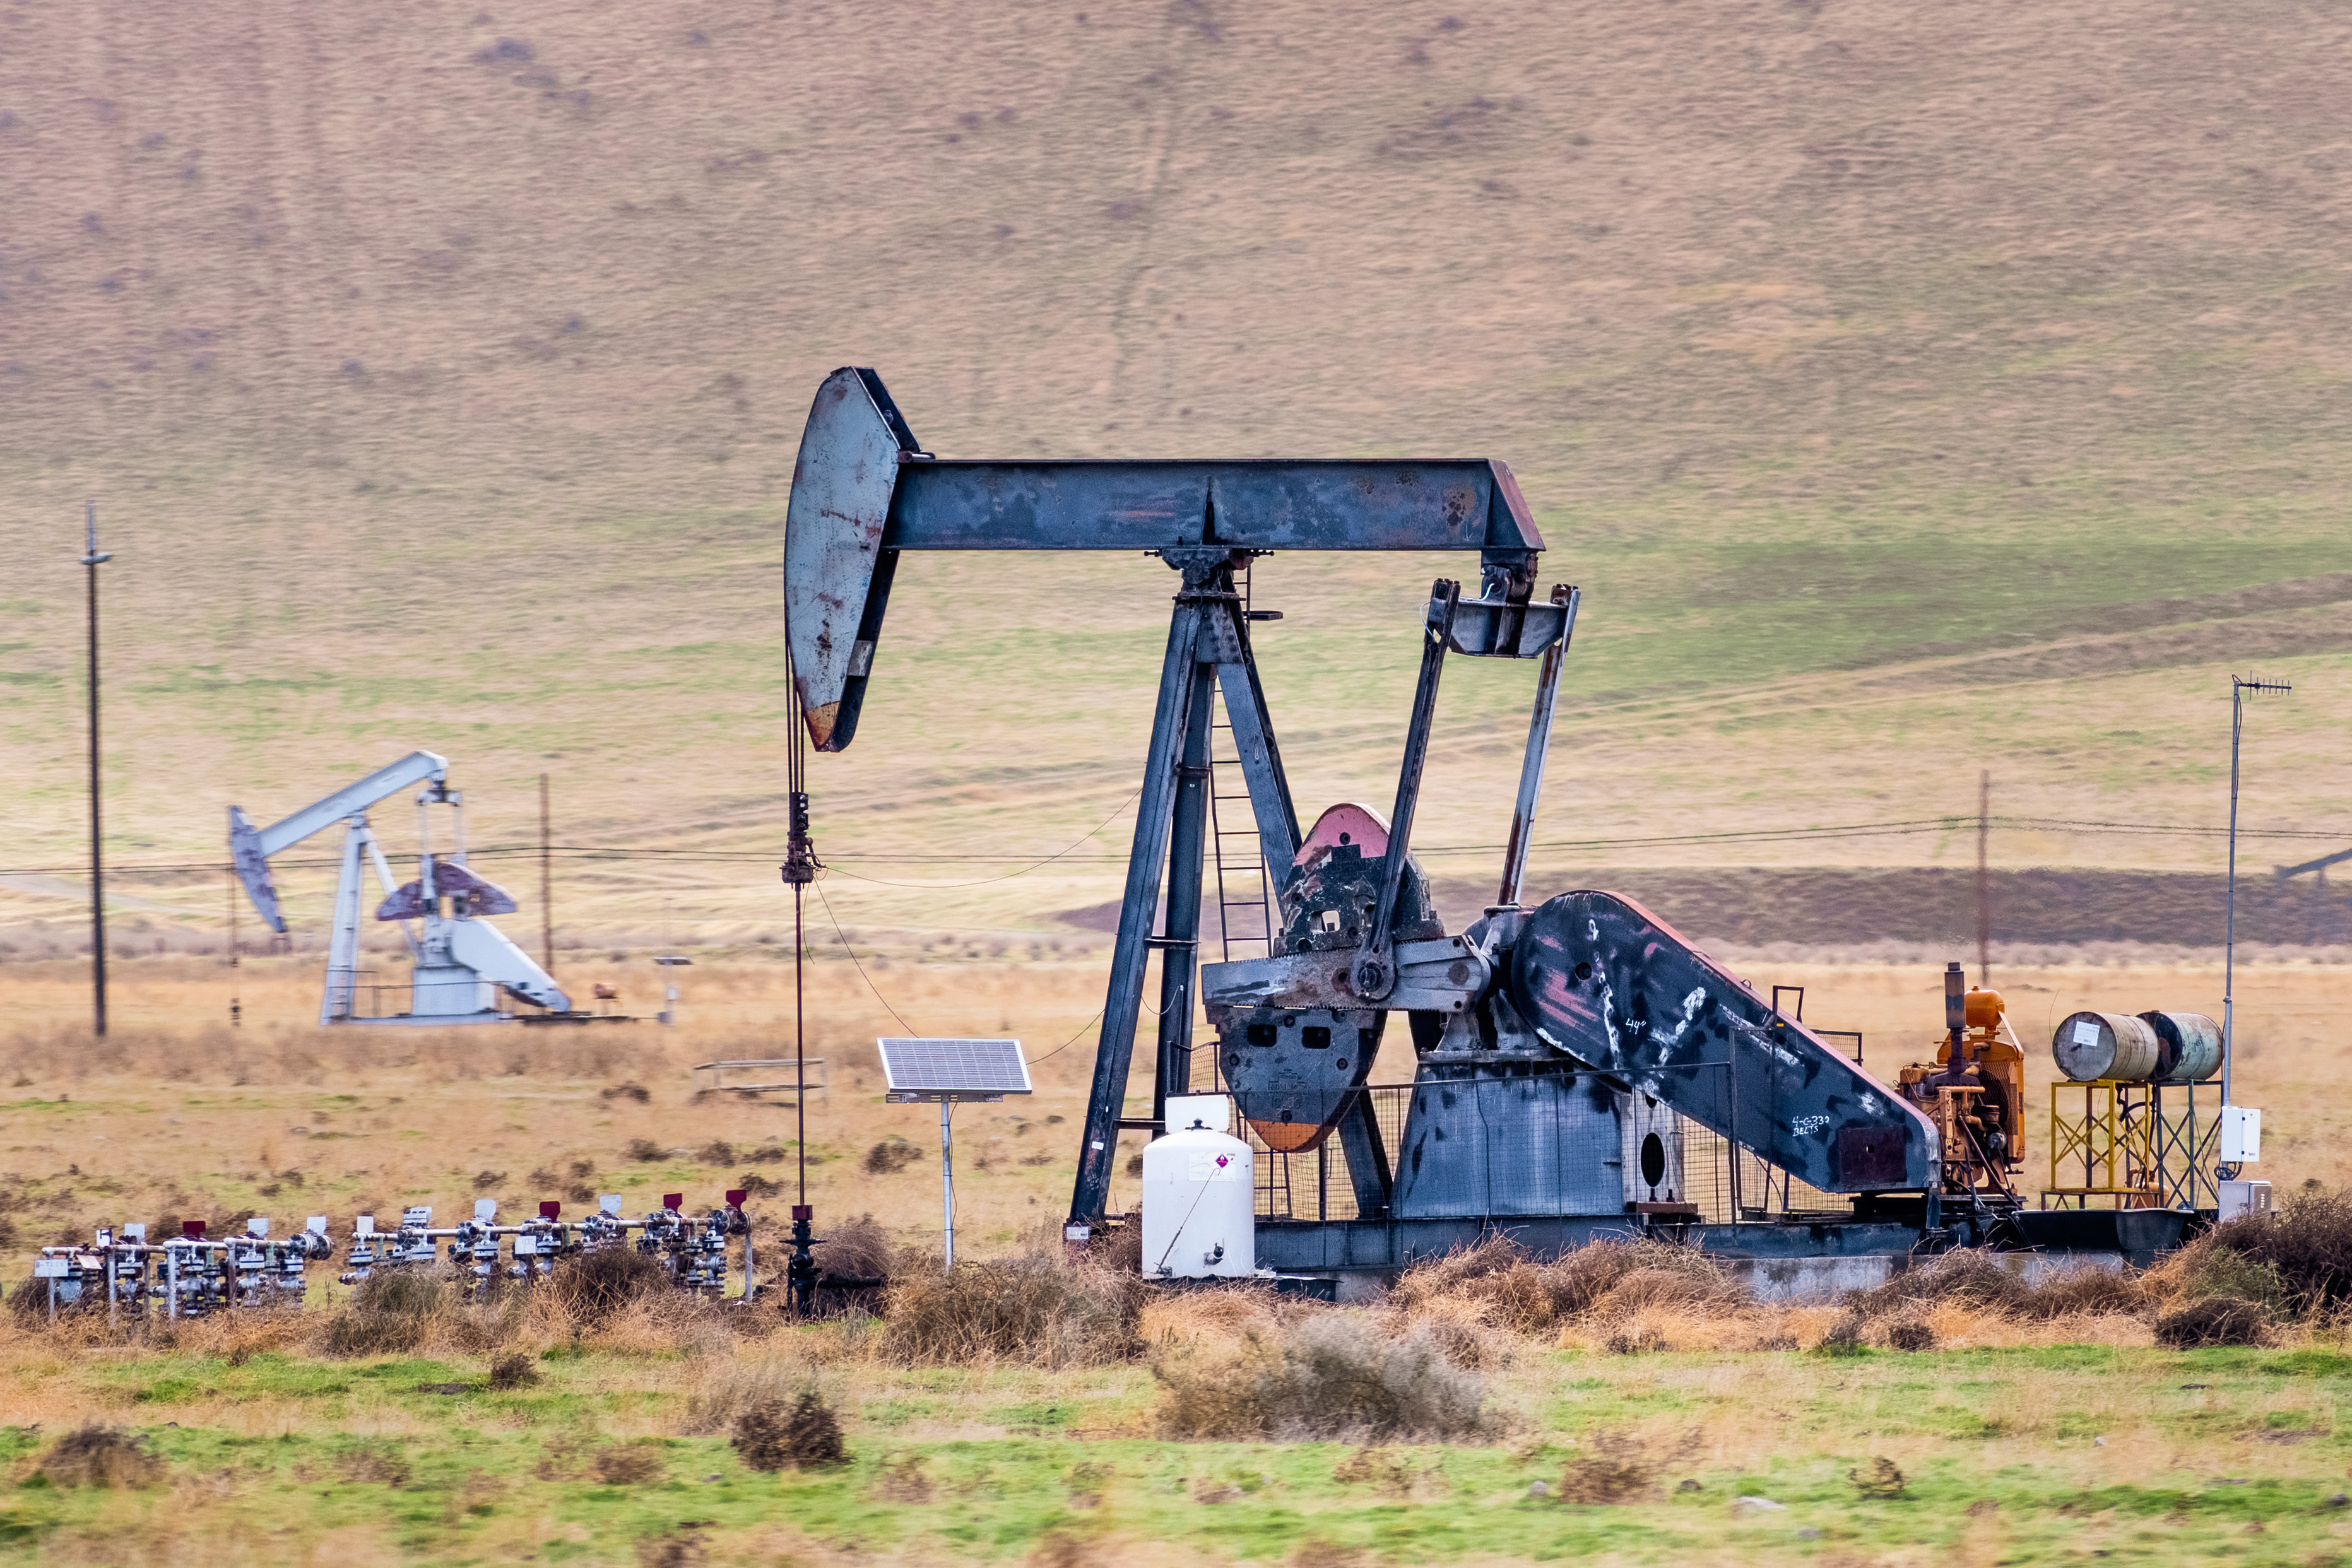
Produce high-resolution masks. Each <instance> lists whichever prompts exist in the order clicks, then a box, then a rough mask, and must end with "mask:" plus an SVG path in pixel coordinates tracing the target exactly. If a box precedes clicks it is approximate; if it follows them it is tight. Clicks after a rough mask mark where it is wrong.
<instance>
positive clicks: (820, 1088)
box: [694, 1056, 833, 1105]
mask: <svg viewBox="0 0 2352 1568" xmlns="http://www.w3.org/2000/svg"><path fill="white" fill-rule="evenodd" d="M794 1065H795V1064H794V1062H793V1059H792V1058H791V1057H789V1056H786V1057H781V1058H763V1059H760V1060H756V1061H698V1062H696V1063H695V1065H694V1071H695V1074H696V1076H697V1079H698V1082H696V1084H695V1090H696V1092H698V1093H709V1094H804V1093H807V1092H809V1091H810V1090H814V1091H815V1092H816V1097H817V1099H818V1100H819V1101H821V1102H822V1103H824V1104H827V1105H830V1104H832V1103H833V1076H832V1074H831V1072H829V1071H827V1070H826V1068H825V1065H824V1057H822V1056H812V1057H810V1058H809V1059H808V1061H807V1065H808V1066H810V1067H814V1068H815V1069H816V1070H817V1072H816V1077H815V1079H814V1081H811V1080H807V1079H803V1080H802V1082H798V1083H795V1082H793V1081H792V1080H790V1079H789V1078H787V1079H785V1080H783V1081H782V1082H774V1083H730V1082H727V1075H728V1074H729V1073H730V1072H767V1073H772V1072H775V1071H778V1070H780V1069H781V1070H782V1071H786V1072H789V1071H791V1070H792V1068H793V1066H794ZM706 1072H707V1073H709V1075H710V1079H709V1082H699V1079H700V1075H701V1074H703V1073H706Z"/></svg>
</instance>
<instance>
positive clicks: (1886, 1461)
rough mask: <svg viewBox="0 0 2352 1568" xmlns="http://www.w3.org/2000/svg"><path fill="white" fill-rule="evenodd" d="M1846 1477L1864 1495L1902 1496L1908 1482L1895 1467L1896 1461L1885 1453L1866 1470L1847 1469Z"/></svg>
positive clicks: (1875, 1459) (1872, 1461) (1854, 1488)
mask: <svg viewBox="0 0 2352 1568" xmlns="http://www.w3.org/2000/svg"><path fill="white" fill-rule="evenodd" d="M1845 1479H1847V1480H1849V1481H1852V1482H1853V1490H1856V1491H1858V1492H1860V1493H1861V1494H1862V1495H1863V1496H1864V1497H1901V1496H1902V1495H1903V1489H1904V1487H1905V1486H1906V1484H1907V1483H1906V1481H1905V1480H1904V1479H1903V1472H1902V1471H1901V1470H1898V1469H1895V1461H1894V1460H1893V1459H1890V1458H1887V1457H1886V1456H1885V1455H1884V1454H1881V1455H1880V1456H1879V1457H1878V1458H1874V1459H1873V1460H1871V1461H1870V1468H1869V1469H1866V1470H1865V1469H1860V1468H1859V1467H1857V1468H1855V1469H1851V1470H1848V1471H1846V1473H1845Z"/></svg>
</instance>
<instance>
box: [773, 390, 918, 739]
mask: <svg viewBox="0 0 2352 1568" xmlns="http://www.w3.org/2000/svg"><path fill="white" fill-rule="evenodd" d="M879 384H880V383H879V382H875V383H873V385H872V386H869V385H868V378H867V377H866V376H865V375H861V374H860V372H858V371H856V370H839V371H834V372H833V374H831V375H829V376H827V377H825V379H824V385H822V386H820V387H819V388H817V393H816V401H815V402H814V405H812V406H811V408H810V409H809V418H808V424H807V426H806V428H805V429H803V431H802V432H801V449H800V457H799V459H798V461H796V462H795V463H794V464H793V489H792V497H791V500H790V501H789V502H788V503H787V505H786V507H785V512H784V639H785V643H786V645H787V646H788V647H789V648H790V649H791V652H792V664H793V680H794V681H795V682H796V683H797V684H798V685H799V686H800V695H801V703H802V706H803V712H805V713H806V714H807V716H808V730H809V740H810V743H811V744H813V745H814V746H815V747H816V748H817V749H818V750H819V751H838V750H840V749H842V748H843V747H846V746H847V745H848V744H849V740H850V737H851V736H852V735H853V734H855V733H856V727H857V714H856V706H857V705H856V696H855V695H853V693H852V687H853V685H855V686H856V688H857V691H858V693H860V694H862V692H863V688H864V686H865V676H866V670H867V669H868V668H869V667H870V666H871V664H872V660H873V643H872V640H871V639H866V641H865V645H864V647H863V648H862V649H861V647H860V638H859V636H858V632H859V629H860V627H861V625H862V624H863V623H864V622H866V619H867V617H866V604H867V601H868V598H869V597H870V594H871V591H872V589H873V588H874V586H875V579H876V576H877V569H878V568H879V567H880V566H881V563H882V559H883V554H884V552H883V548H882V534H883V530H884V528H885V527H886V526H887V523H888V521H889V517H890V497H891V496H892V495H893V494H894V493H895V492H896V490H897V488H898V465H899V457H900V455H901V454H902V453H903V452H905V451H908V450H909V449H911V448H912V446H913V444H914V437H913V436H912V435H911V434H907V433H906V424H905V421H904V420H903V419H901V418H899V417H898V415H897V411H896V410H895V409H892V408H888V407H887V393H885V394H883V400H882V401H877V397H876V395H875V391H876V389H877V388H878V386H879ZM902 436H903V440H902V439H901V438H902ZM885 591H886V592H887V583H886V584H885ZM877 608H878V607H877ZM874 619H875V620H876V621H877V622H878V621H879V619H880V617H879V615H878V613H877V615H876V616H875V617H874ZM877 629H878V627H877Z"/></svg>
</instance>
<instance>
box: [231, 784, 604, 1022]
mask: <svg viewBox="0 0 2352 1568" xmlns="http://www.w3.org/2000/svg"><path fill="white" fill-rule="evenodd" d="M448 779H449V763H448V759H447V758H443V757H438V756H436V755H435V754H434V753H432V752H430V751H412V752H410V753H409V754H408V755H407V756H406V757H404V758H401V759H400V760H399V761H397V762H395V763H394V764H392V765H391V766H390V767H388V768H378V769H376V770H375V771H374V772H373V773H371V774H369V775H368V776H367V777H366V778H364V779H361V780H360V781H359V782H358V783H356V784H351V785H346V786H345V787H344V788H342V789H338V790H336V791H335V792H334V793H333V794H331V795H329V796H328V797H326V799H324V800H319V801H316V802H314V803H312V804H311V805H309V806H306V807H304V808H303V809H302V810H299V811H297V812H295V813H294V814H293V815H291V816H289V817H287V818H286V819H285V820H283V821H278V822H276V823H273V824H272V825H270V826H269V827H267V828H256V827H255V826H254V825H253V823H252V822H251V821H247V818H246V815H245V813H244V812H243V811H242V810H238V809H237V808H236V807H235V806H231V807H230V808H229V809H228V843H229V853H230V855H231V856H232V857H233V858H234V859H235V861H236V874H237V880H238V881H240V882H242V883H245V891H246V893H247V895H248V896H250V897H251V898H252V900H253V906H254V908H255V909H257V910H258V911H259V912H260V914H261V918H262V920H263V921H264V923H266V924H267V925H268V927H269V928H270V929H271V930H272V931H276V932H283V931H284V930H285V929H286V917H285V915H284V913H283V911H282V910H281V909H280V908H279V905H278V885H277V883H276V882H275V880H274V879H273V878H272V877H271V875H270V869H269V862H270V859H271V857H273V856H275V855H277V854H279V853H280V852H284V851H286V850H289V849H291V848H292V847H293V846H294V845H296V844H299V843H300V842H301V841H303V840H305V839H307V838H309V837H310V835H311V834H313V833H316V832H319V831H321V830H323V829H326V828H329V827H331V826H332V825H334V824H335V823H337V822H341V823H343V824H345V828H346V831H345V832H344V834H343V853H342V871H341V875H340V876H339V877H338V879H337V881H336V883H335V915H334V934H333V936H332V937H331V939H330V941H329V943H328V946H327V989H326V995H325V997H324V998H322V999H321V1000H320V1004H319V1021H320V1023H321V1024H334V1023H405V1024H453V1023H503V1022H507V1021H509V1019H511V1018H512V1017H513V1015H512V1014H510V1013H506V1012H502V1011H500V1010H499V1008H498V1006H497V992H498V991H499V990H503V991H505V992H507V993H508V994H509V995H510V996H513V997H517V998H520V999H521V1000H523V1001H526V1002H529V1003H530V1004H532V1005H533V1006H535V1007H541V1008H545V1009H547V1010H548V1011H550V1012H569V1011H570V1010H571V1008H572V1001H571V998H568V997H566V996H565V995H564V994H563V991H562V988H559V987H558V986H557V985H556V983H555V981H554V979H553V977H551V976H550V975H549V974H548V972H547V971H546V970H545V969H542V968H541V967H539V965H537V964H536V963H534V962H532V961H531V958H530V955H529V954H527V953H525V952H524V951H523V950H522V949H521V948H520V947H518V946H515V945H514V944H513V943H512V942H511V941H509V940H508V939H507V936H506V934H505V933H504V932H502V931H500V930H499V928H498V927H497V926H495V925H490V924H489V923H488V921H487V920H485V919H483V918H482V916H484V915H511V914H513V913H514V909H515V901H514V900H513V898H511V897H510V896H509V895H508V894H507V893H506V892H505V891H504V890H503V889H501V888H499V886H498V885H497V884H496V883H491V882H488V881H486V880H485V879H483V878H481V877H479V876H477V875H475V874H474V873H472V872H470V871H468V870H467V868H466V830H465V821H466V818H465V797H464V796H463V795H461V794H459V793H458V792H457V790H455V789H450V788H449V784H448ZM412 784H423V785H424V786H425V788H424V789H420V790H419V791H418V792H417V796H416V820H417V866H418V869H417V875H416V880H415V881H414V882H411V883H407V884H405V885H404V886H401V887H394V885H393V881H392V868H391V866H390V865H388V864H387V863H386V862H385V861H384V858H383V848H382V846H380V845H379V844H378V843H377V841H376V837H375V833H374V831H373V830H372V829H370V828H369V826H368V820H367V813H368V808H369V807H371V806H373V805H374V804H376V802H378V801H380V800H383V799H385V798H386V797H387V796H390V795H394V794H396V793H398V792H399V791H400V790H403V789H406V788H408V787H409V786H410V785H412ZM436 804H438V805H446V806H448V807H450V808H451V809H452V810H454V811H455V812H456V813H457V819H456V820H457V832H456V842H455V847H454V848H453V850H452V852H451V854H450V857H449V859H447V860H446V861H445V860H443V859H441V858H440V857H439V856H437V855H436V854H434V853H433V852H432V842H431V839H430V837H429V835H428V834H427V832H426V818H425V810H426V808H427V807H429V806H433V805H436ZM362 855H364V856H365V857H366V858H367V860H368V861H369V862H370V863H372V864H373V866H374V868H375V874H376V881H377V882H378V883H381V884H382V885H383V892H384V894H385V897H384V901H383V904H381V905H380V906H379V907H378V908H377V910H376V912H375V917H376V918H377V919H378V920H383V921H397V922H399V923H400V928H401V935H402V936H403V938H404V940H405V941H406V942H407V944H408V952H409V956H410V957H411V958H412V959H414V960H415V975H414V978H413V980H412V981H411V984H410V987H409V1005H408V1009H407V1010H406V1011H404V1012H397V1013H376V1012H374V1011H373V1010H372V1009H371V1010H368V1011H362V1009H361V992H362V986H361V984H360V976H361V970H360V967H359V951H360V900H361V897H362V893H363V891H364V889H363V885H362V884H363V881H364V873H362V870H361V866H360V862H361V858H362ZM412 920H415V921H420V922H422V923H423V924H422V930H421V932H412V931H411V930H410V929H409V926H408V922H410V921H412Z"/></svg>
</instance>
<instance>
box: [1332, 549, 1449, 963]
mask: <svg viewBox="0 0 2352 1568" xmlns="http://www.w3.org/2000/svg"><path fill="white" fill-rule="evenodd" d="M1461 601H1462V585H1461V584H1460V583H1458V582H1452V581H1448V580H1446V579H1444V578H1439V579H1438V580H1436V581H1435V582H1433V583H1432V584H1430V589H1429V620H1428V622H1427V624H1426V625H1425V626H1424V627H1423V631H1422V643H1421V680H1420V682H1419V684H1418V685H1415V686H1414V688H1413V694H1412V720H1411V721H1410V722H1409V723H1408V724H1407V725H1406V727H1405V736H1404V760H1403V762H1402V764H1401V765H1399V767H1398V768H1397V788H1396V804H1395V806H1394V807H1393V808H1392V809H1391V810H1390V812H1389V844H1388V851H1387V852H1386V854H1384V855H1383V856H1382V857H1381V860H1382V866H1381V901H1380V904H1378V906H1377V907H1375V908H1374V909H1373V910H1372V916H1371V919H1370V921H1369V922H1368V923H1367V928H1366V930H1365V932H1364V943H1363V946H1362V948H1361V949H1360V951H1359V953H1358V955H1357V957H1356V964H1355V968H1354V970H1353V971H1352V972H1351V974H1350V976H1349V984H1350V985H1351V987H1352V988H1354V990H1355V993H1356V995H1357V997H1358V998H1359V999H1360V1000H1363V1001H1368V1002H1377V1001H1379V1000H1380V999H1381V998H1383V997H1385V996H1387V995H1388V994H1389V993H1390V992H1391V991H1392V990H1394V989H1395V988H1396V960H1395V958H1394V957H1393V956H1391V953H1390V952H1389V938H1390V936H1391V934H1392V933H1393V932H1394V931H1395V929H1396V904H1397V899H1398V897H1399V896H1400V894H1402V891H1403V888H1404V866H1405V859H1406V856H1407V854H1408V853H1409V852H1410V850H1411V847H1412V816H1413V810H1414V809H1415V807H1416V806H1418V805H1419V803H1420V800H1421V775H1422V769H1423V766H1424V765H1425V764H1426V763H1427V762H1428V760H1429V729H1430V726H1431V724H1432V723H1433V722H1434V721H1435V719H1436V717H1437V683H1438V678H1439V677H1440V676H1441V675H1443V674H1444V673H1445V644H1446V639H1447V638H1448V637H1450V636H1451V635H1452V634H1453V632H1454V606H1456V605H1457V604H1459V603H1460V602H1461Z"/></svg>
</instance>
